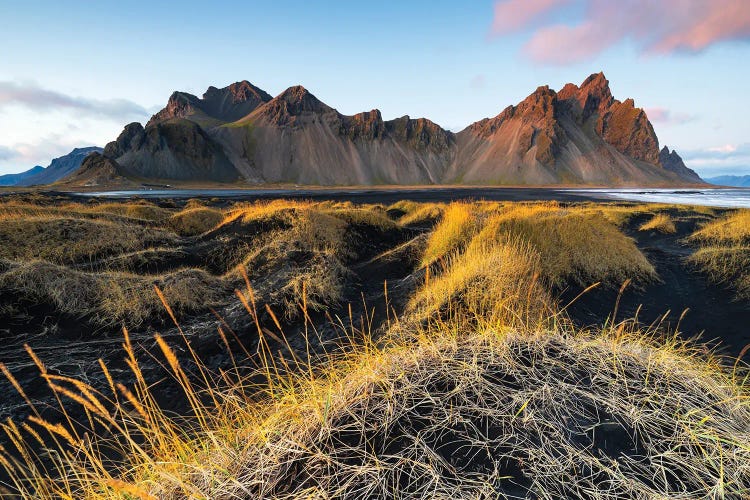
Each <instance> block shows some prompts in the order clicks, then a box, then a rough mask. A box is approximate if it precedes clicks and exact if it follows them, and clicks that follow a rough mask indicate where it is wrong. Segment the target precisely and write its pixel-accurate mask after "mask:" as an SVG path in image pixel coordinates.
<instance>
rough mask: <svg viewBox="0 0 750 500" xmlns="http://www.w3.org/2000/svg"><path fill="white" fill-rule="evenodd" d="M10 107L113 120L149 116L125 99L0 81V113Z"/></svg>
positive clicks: (146, 112)
mask: <svg viewBox="0 0 750 500" xmlns="http://www.w3.org/2000/svg"><path fill="white" fill-rule="evenodd" d="M13 105H17V106H24V107H26V108H29V109H32V110H35V111H40V112H53V111H73V112H76V113H79V114H84V115H86V116H89V117H95V118H106V119H110V120H116V121H127V120H131V119H142V118H145V117H148V116H150V114H149V112H148V110H147V109H146V108H144V107H143V106H141V105H140V104H137V103H135V102H133V101H129V100H127V99H106V100H99V99H88V98H85V97H75V96H70V95H67V94H63V93H61V92H57V91H54V90H49V89H44V88H42V87H39V86H38V85H36V84H32V83H17V82H9V81H0V110H2V109H3V108H5V107H8V106H13Z"/></svg>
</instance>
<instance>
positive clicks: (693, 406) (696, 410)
mask: <svg viewBox="0 0 750 500" xmlns="http://www.w3.org/2000/svg"><path fill="white" fill-rule="evenodd" d="M447 272H450V271H447ZM456 305H457V306H460V304H459V303H457V304H456ZM250 310H251V311H252V310H254V308H253V307H250ZM550 320H551V321H548V322H546V323H536V326H534V327H533V328H531V327H528V326H524V325H523V324H522V322H520V323H518V324H517V325H516V326H511V325H509V324H508V323H506V322H505V321H504V320H502V319H500V317H499V316H498V317H495V318H494V319H493V320H491V321H488V320H486V319H483V317H482V316H475V317H474V318H472V321H469V322H464V321H461V320H457V319H455V318H454V321H449V322H433V323H430V324H429V326H428V327H427V328H426V329H419V328H417V327H415V328H416V329H414V330H409V331H404V330H403V329H397V330H396V331H397V332H398V333H394V334H393V335H392V336H390V337H387V338H386V339H384V340H382V341H381V342H380V343H379V345H378V346H376V345H374V344H373V343H371V342H365V344H364V345H362V347H360V348H358V349H355V350H354V351H350V352H349V353H348V354H343V355H341V354H340V355H336V356H332V357H331V358H330V359H328V360H324V361H321V363H322V364H321V365H320V366H319V367H318V368H315V369H314V368H313V367H312V365H307V364H305V363H302V364H301V365H298V366H297V368H296V369H293V370H292V371H291V372H285V371H277V370H278V368H279V366H278V365H277V364H276V362H274V361H272V360H271V358H270V354H271V351H270V349H269V348H268V346H267V344H265V343H264V342H263V341H262V342H261V347H260V349H261V351H262V352H263V353H264V359H266V364H265V367H264V368H263V369H262V370H263V373H264V376H266V377H269V382H268V384H267V385H252V384H249V383H248V382H243V381H242V380H237V381H235V382H233V383H232V382H231V381H230V383H229V384H228V385H227V384H226V383H224V384H218V385H212V384H214V383H212V382H209V387H208V390H209V391H210V397H209V398H208V399H206V398H204V399H201V398H200V397H199V391H202V390H204V389H205V387H202V386H201V385H199V384H197V382H195V381H191V380H190V379H189V378H188V376H187V374H186V373H185V372H184V371H183V369H182V366H181V360H180V359H179V357H178V356H177V354H176V353H175V352H174V351H173V350H172V348H171V347H170V346H169V344H168V343H167V342H165V341H164V340H163V339H161V338H160V337H158V336H157V338H156V341H157V345H158V346H159V349H160V350H161V353H162V356H163V357H164V359H165V360H166V363H165V364H166V366H168V367H169V368H170V370H171V371H172V373H173V376H174V377H175V379H176V380H177V381H178V382H179V384H180V385H181V387H182V388H183V390H184V392H185V395H184V397H185V398H186V400H187V401H188V402H189V403H190V405H191V408H192V417H190V418H189V424H190V425H197V430H196V434H195V435H190V434H188V433H185V432H184V430H183V429H184V428H185V425H187V423H186V422H184V421H182V420H181V419H179V418H175V417H170V416H169V415H167V414H166V413H165V412H164V411H162V410H161V409H160V408H159V406H158V404H157V403H156V400H155V398H154V396H153V395H152V393H151V389H150V386H149V383H148V381H146V380H144V379H143V377H142V375H139V374H140V373H141V372H140V371H139V369H138V361H137V359H136V358H135V355H134V353H133V349H132V346H131V344H130V341H129V339H128V337H127V336H126V342H125V348H126V358H127V359H128V362H129V363H130V365H131V367H132V369H133V370H134V371H135V373H136V375H138V376H137V378H136V382H135V386H133V387H125V386H123V385H121V384H119V383H117V382H116V381H114V380H113V381H112V382H111V383H110V385H111V389H112V393H111V394H109V395H106V394H102V393H99V392H97V391H96V390H94V389H93V388H91V387H89V386H87V385H86V384H85V383H83V382H79V381H77V380H74V379H68V378H65V377H58V376H55V375H52V374H45V373H43V374H42V376H43V378H44V379H45V380H46V381H47V382H48V384H49V385H50V387H51V388H52V389H53V390H55V391H56V392H57V393H58V394H59V395H60V396H61V397H62V398H64V399H66V400H67V401H69V402H70V404H76V405H81V406H83V407H85V408H86V409H87V410H88V412H89V414H90V415H91V417H92V418H93V419H95V420H96V421H98V422H100V423H101V424H103V425H106V426H107V427H108V428H109V429H110V433H111V436H110V437H109V438H108V440H107V442H106V445H107V447H115V448H116V449H118V450H120V453H122V455H123V456H124V457H125V461H124V462H120V463H112V462H110V461H109V460H108V459H107V458H106V454H105V453H104V452H103V449H102V448H100V446H101V445H103V444H104V442H103V441H101V439H102V438H99V437H97V436H91V435H89V436H87V437H83V436H82V435H80V434H79V433H78V432H77V431H76V430H75V429H73V428H69V427H67V426H65V425H61V424H55V423H51V422H48V421H46V420H44V419H41V418H36V417H34V418H32V419H30V421H29V425H30V427H31V428H32V429H39V431H42V430H44V431H45V432H47V433H48V435H49V436H52V437H54V438H57V440H58V441H57V444H56V442H55V441H54V440H53V439H52V438H46V437H44V438H41V439H43V440H44V441H45V443H46V444H45V445H46V446H48V447H50V448H53V449H58V450H67V451H68V452H67V453H64V454H59V453H58V454H53V455H52V462H53V465H52V467H53V469H52V470H50V471H45V470H43V469H40V468H39V467H40V466H39V465H36V464H37V462H36V460H35V459H34V456H33V453H32V452H31V449H30V448H29V447H28V444H27V439H29V438H27V437H26V435H29V436H31V434H28V433H26V434H24V431H22V430H21V429H19V427H18V426H16V425H15V424H13V423H6V424H3V425H2V428H3V430H4V431H5V433H6V434H7V435H8V436H9V437H10V438H11V441H12V442H13V443H14V445H15V446H17V447H18V448H19V450H21V451H22V452H23V453H22V455H24V456H26V457H27V458H26V459H24V460H22V461H20V462H12V461H11V459H9V458H5V459H4V461H3V462H2V463H3V465H4V466H5V467H6V469H7V470H8V471H9V473H10V474H11V477H12V478H13V479H14V480H15V486H16V487H17V488H18V489H19V490H20V491H21V492H22V493H23V494H24V496H25V497H27V498H41V499H46V498H50V499H51V498H75V499H116V498H118V499H119V498H158V499H177V498H245V497H249V498H309V497H314V498H331V497H342V498H355V499H360V498H361V499H366V498H382V497H391V495H392V494H393V491H400V492H402V494H404V493H405V492H409V496H410V497H414V498H435V497H438V498H484V497H487V496H493V497H494V496H498V495H500V494H502V492H503V491H504V492H506V493H507V492H509V491H519V492H520V493H522V494H523V496H528V495H531V494H533V495H536V496H541V497H545V498H602V499H604V498H612V494H613V492H621V493H619V495H621V497H623V498H632V497H659V498H670V497H675V496H684V497H688V498H693V497H694V498H703V497H712V496H714V497H716V496H717V495H716V492H717V491H718V492H719V494H718V497H719V498H722V497H723V498H741V497H743V496H745V495H746V493H747V492H748V491H750V477H748V475H747V470H746V466H747V463H748V461H749V460H750V437H748V434H747V432H746V431H747V428H748V426H750V406H749V404H748V397H747V394H748V393H747V388H746V386H744V385H743V382H742V379H741V378H737V374H738V373H737V372H735V373H732V372H729V371H727V370H726V369H725V368H723V367H722V365H720V364H718V362H717V361H716V360H715V359H712V358H704V357H702V356H701V355H699V354H698V351H697V350H696V349H693V348H692V347H691V346H690V345H688V344H684V343H681V342H679V341H678V340H677V338H676V337H674V338H669V339H658V338H656V337H653V336H651V335H650V334H649V333H648V332H643V331H638V330H636V329H634V328H633V327H632V325H631V324H629V323H623V324H620V325H613V326H612V328H609V329H606V330H604V331H599V332H587V331H576V330H575V329H573V328H571V327H570V326H568V325H567V324H566V323H565V322H564V321H563V318H560V317H558V318H556V319H555V318H554V317H552V318H550ZM545 324H546V325H547V326H544V325H545ZM363 334H366V332H361V331H360V332H358V331H352V332H351V335H356V336H358V337H360V338H361V336H362V335H363ZM263 338H264V337H263V336H262V334H261V339H263ZM102 369H103V370H105V374H106V375H107V378H108V379H110V380H111V375H110V374H109V372H107V371H106V366H105V365H102ZM204 369H205V368H204ZM11 376H12V375H11ZM207 380H208V379H207ZM259 395H260V396H259ZM594 431H595V432H594ZM34 432H37V431H34ZM607 433H611V434H612V436H618V437H617V438H610V439H616V441H614V442H610V444H609V445H607V444H605V442H606V439H597V436H601V435H604V436H605V438H606V436H607V435H608V434H607ZM37 434H39V432H37ZM631 441H632V442H635V443H637V446H638V451H636V450H631V449H630V448H629V446H631V445H629V444H628V443H629V442H631ZM607 446H614V449H615V451H607V450H608V449H609V448H608V447H607ZM618 447H621V448H618ZM620 453H631V454H633V456H632V458H631V459H625V458H623V456H622V455H621V454H620ZM509 458H510V459H511V460H508V459H509ZM518 463H522V465H521V466H520V467H518V466H516V465H515V464H518ZM472 464H477V465H478V466H475V465H472ZM480 464H484V466H481V465H480ZM584 465H585V467H588V468H590V469H589V470H590V474H591V475H589V474H581V473H580V471H581V467H583V466H584ZM55 477H57V478H55ZM590 477H596V481H591V480H590ZM675 478H677V479H675ZM519 487H520V488H521V489H520V490H516V489H514V488H519ZM526 488H530V489H529V490H526ZM582 492H585V494H584V493H582Z"/></svg>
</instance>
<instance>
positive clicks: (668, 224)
mask: <svg viewBox="0 0 750 500" xmlns="http://www.w3.org/2000/svg"><path fill="white" fill-rule="evenodd" d="M638 230H639V231H656V232H658V233H663V234H674V233H676V232H677V228H676V227H675V225H674V221H673V220H672V218H671V217H670V216H669V215H667V214H664V213H658V214H655V215H654V216H653V217H652V218H651V219H650V220H648V221H646V222H644V223H643V224H642V225H641V227H639V228H638Z"/></svg>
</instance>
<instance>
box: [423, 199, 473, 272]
mask: <svg viewBox="0 0 750 500" xmlns="http://www.w3.org/2000/svg"><path fill="white" fill-rule="evenodd" d="M475 229H476V228H475V216H474V213H473V211H472V208H471V206H470V205H468V204H466V203H451V204H450V205H448V206H447V207H446V208H445V211H444V213H443V216H442V218H441V219H440V222H439V223H438V224H437V226H435V229H434V230H433V231H432V233H431V234H430V237H429V239H428V240H427V248H426V249H425V252H424V256H423V257H422V265H423V266H429V265H430V264H432V263H434V262H436V261H437V260H439V259H441V258H443V257H445V256H446V255H448V254H449V253H450V252H452V251H453V250H456V249H457V248H459V247H460V246H461V245H464V244H466V243H467V242H468V240H469V239H470V238H471V235H472V234H473V233H474V230H475Z"/></svg>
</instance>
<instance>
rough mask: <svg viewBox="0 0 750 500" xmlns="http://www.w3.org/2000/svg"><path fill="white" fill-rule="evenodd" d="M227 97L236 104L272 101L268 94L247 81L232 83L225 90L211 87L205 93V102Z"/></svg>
mask: <svg viewBox="0 0 750 500" xmlns="http://www.w3.org/2000/svg"><path fill="white" fill-rule="evenodd" d="M227 97H230V98H231V101H232V103H234V104H237V103H241V102H247V101H249V100H255V101H258V102H268V101H270V100H271V99H272V97H271V95H270V94H268V92H266V91H265V90H263V89H261V88H258V87H256V86H255V85H253V84H252V83H250V82H249V81H247V80H242V81H239V82H235V83H232V84H230V85H228V86H226V87H224V88H216V87H214V86H211V87H208V89H207V90H206V91H205V92H204V93H203V100H204V101H210V100H217V99H219V100H220V99H225V98H227Z"/></svg>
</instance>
